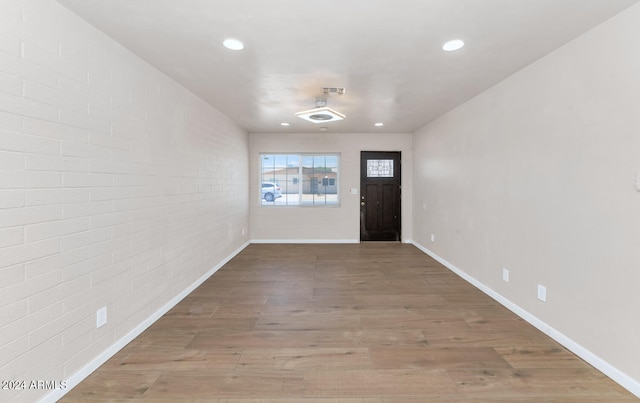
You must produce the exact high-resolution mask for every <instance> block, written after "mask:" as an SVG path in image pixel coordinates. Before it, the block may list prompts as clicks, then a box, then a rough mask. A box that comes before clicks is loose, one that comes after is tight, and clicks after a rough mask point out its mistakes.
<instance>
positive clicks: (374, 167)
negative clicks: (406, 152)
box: [367, 160, 393, 178]
mask: <svg viewBox="0 0 640 403" xmlns="http://www.w3.org/2000/svg"><path fill="white" fill-rule="evenodd" d="M367 178H393V160H367Z"/></svg>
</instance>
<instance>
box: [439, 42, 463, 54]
mask: <svg viewBox="0 0 640 403" xmlns="http://www.w3.org/2000/svg"><path fill="white" fill-rule="evenodd" d="M463 46H464V41H462V40H460V39H454V40H452V41H449V42H446V43H445V44H444V45H442V50H445V51H447V52H453V51H454V50H458V49H461V48H462V47H463Z"/></svg>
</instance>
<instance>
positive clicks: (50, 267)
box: [0, 0, 249, 402]
mask: <svg viewBox="0 0 640 403" xmlns="http://www.w3.org/2000/svg"><path fill="white" fill-rule="evenodd" d="M248 177H249V174H248V145H247V135H246V133H245V132H244V131H242V130H241V129H240V128H238V127H237V126H236V125H235V124H234V123H233V122H231V121H229V120H228V119H227V118H226V117H224V116H223V115H222V114H220V113H219V112H218V111H217V110H215V109H213V108H212V107H210V106H209V105H207V104H206V103H204V102H203V101H202V100H200V99H199V98H197V97H196V96H194V95H192V94H191V93H189V92H188V91H186V90H185V89H184V88H182V87H180V86H179V85H178V84H176V83H175V82H173V81H172V80H170V79H168V78H167V77H166V76H164V75H163V74H161V73H160V72H158V71H157V70H155V69H154V68H152V67H150V66H149V65H147V64H146V63H145V62H143V61H142V60H140V59H139V58H137V57H136V56H134V55H132V54H131V53H130V52H129V51H127V50H126V49H124V48H122V47H121V46H120V45H118V44H117V43H115V42H114V41H112V40H111V39H109V38H108V37H106V36H104V35H103V34H102V33H100V32H99V31H97V30H96V29H94V28H92V27H91V26H89V25H87V24H86V23H84V22H83V21H82V20H80V19H79V18H77V17H76V16H74V15H73V14H71V13H70V12H68V11H67V10H66V9H64V8H63V7H61V6H60V5H58V4H57V3H56V2H55V1H53V0H24V1H21V0H1V1H0V380H65V379H68V378H69V377H70V376H71V375H73V374H74V373H77V371H79V370H80V369H81V368H82V367H84V366H85V365H86V364H87V363H88V362H90V361H91V360H92V359H94V358H95V357H96V356H98V355H99V354H100V353H101V352H103V351H104V350H105V349H107V348H109V346H111V345H113V344H114V342H115V341H117V340H119V339H121V338H122V337H123V336H125V335H126V334H127V333H129V332H130V331H131V330H132V329H134V328H136V326H139V325H140V323H142V322H143V321H144V320H145V319H147V318H148V317H150V316H151V315H152V314H154V313H155V312H157V311H158V309H160V308H161V307H162V306H163V305H164V304H166V303H167V302H168V301H170V300H171V299H172V298H174V297H175V296H176V295H178V294H179V293H180V292H181V291H183V290H185V289H186V288H188V287H189V286H190V285H191V284H193V283H194V281H196V280H197V279H199V278H200V277H201V276H202V275H204V274H205V273H207V271H209V270H210V269H211V268H212V267H215V266H216V265H217V264H219V263H220V262H221V261H223V260H224V259H225V258H227V257H228V256H230V255H231V254H232V253H233V252H234V251H236V250H237V249H238V248H240V247H241V246H242V245H244V244H245V242H246V241H247V240H248V239H247V238H246V237H245V236H243V235H242V228H247V225H248ZM247 230H248V228H247ZM247 233H248V231H247ZM103 306H106V307H107V310H108V324H107V325H106V326H104V327H102V328H100V329H96V324H95V320H96V318H95V316H96V310H97V309H98V308H100V307H103ZM47 392H49V391H46V390H35V391H26V392H25V391H22V392H20V391H7V390H0V401H16V402H18V401H33V400H34V399H38V398H40V397H42V396H44V395H45V394H46V393H47Z"/></svg>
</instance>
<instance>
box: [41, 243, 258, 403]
mask: <svg viewBox="0 0 640 403" xmlns="http://www.w3.org/2000/svg"><path fill="white" fill-rule="evenodd" d="M249 243H250V242H245V243H244V244H243V245H242V246H240V247H239V248H238V249H236V250H235V251H233V252H232V253H231V254H230V255H229V256H227V257H226V258H225V259H224V260H222V261H221V262H220V263H218V264H217V265H216V266H215V267H213V268H212V269H211V270H209V271H208V272H206V273H205V274H204V275H202V276H201V277H200V278H199V279H198V280H196V281H195V282H194V283H193V284H191V285H190V286H189V287H187V288H186V289H185V290H184V291H182V292H181V293H180V294H178V295H176V296H175V297H174V298H173V299H171V300H170V301H169V302H167V303H166V304H164V305H163V306H162V307H161V308H160V309H158V310H157V311H156V312H155V313H154V314H153V315H151V316H149V317H148V318H147V319H145V320H144V321H143V322H142V323H140V324H139V325H138V326H136V327H135V328H134V329H133V330H131V331H130V332H129V333H127V335H125V336H124V337H122V338H121V339H120V340H117V341H116V342H115V343H114V344H112V345H111V346H110V347H109V348H108V349H106V350H105V351H103V352H102V353H101V354H100V355H99V356H97V357H96V358H94V359H93V360H91V362H89V363H88V364H87V365H85V366H84V367H83V368H82V369H80V370H79V371H78V372H76V373H75V374H73V375H71V377H69V379H67V388H66V389H64V390H54V391H52V392H51V393H49V394H47V395H46V396H45V397H44V398H42V400H40V403H53V402H56V401H58V400H59V399H61V398H62V397H63V396H64V395H65V394H66V393H68V392H69V391H70V390H71V389H73V388H74V387H75V386H77V385H78V384H79V383H80V382H81V381H82V380H84V379H85V378H86V377H87V376H89V375H91V373H92V372H93V371H95V370H96V369H98V367H100V366H101V365H102V364H104V363H105V362H106V361H107V360H108V359H109V358H111V357H113V356H114V355H115V354H116V353H117V352H118V351H120V350H121V349H122V348H123V347H124V346H126V345H127V344H129V343H130V342H131V341H132V340H133V339H135V338H136V337H138V336H139V335H140V334H141V333H142V332H144V331H145V330H146V329H147V328H148V327H149V326H151V325H152V324H153V323H154V322H155V321H157V320H158V319H160V318H161V317H162V315H164V314H165V313H167V312H169V311H170V310H171V308H173V307H174V306H176V305H177V304H178V303H179V302H180V301H182V300H183V299H184V298H185V297H186V296H187V295H189V294H190V293H191V292H192V291H193V290H195V289H196V288H198V287H199V286H200V285H201V284H202V283H204V282H205V281H206V280H207V279H208V278H209V277H211V276H212V275H213V274H214V273H215V272H217V271H218V270H220V268H221V267H222V266H224V265H225V264H226V263H227V262H229V260H231V259H232V258H233V257H235V256H236V255H237V254H238V253H240V252H242V250H243V249H244V248H246V247H247V246H249Z"/></svg>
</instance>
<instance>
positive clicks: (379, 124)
mask: <svg viewBox="0 0 640 403" xmlns="http://www.w3.org/2000/svg"><path fill="white" fill-rule="evenodd" d="M374 126H376V127H382V126H384V123H382V122H378V123H376V124H375V125H374Z"/></svg>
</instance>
